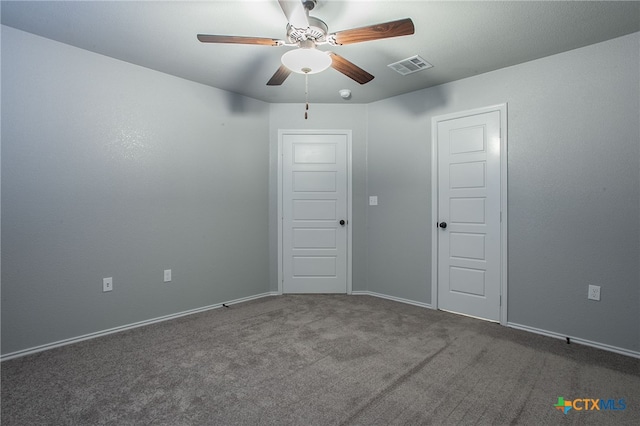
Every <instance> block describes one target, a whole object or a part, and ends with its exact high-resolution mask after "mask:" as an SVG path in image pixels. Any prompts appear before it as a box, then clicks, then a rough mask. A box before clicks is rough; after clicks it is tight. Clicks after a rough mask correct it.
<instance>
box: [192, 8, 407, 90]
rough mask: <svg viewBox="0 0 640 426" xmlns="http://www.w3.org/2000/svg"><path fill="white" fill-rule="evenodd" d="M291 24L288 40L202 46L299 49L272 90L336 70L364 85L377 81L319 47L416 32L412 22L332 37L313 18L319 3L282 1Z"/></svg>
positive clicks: (205, 39)
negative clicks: (295, 77) (293, 77)
mask: <svg viewBox="0 0 640 426" xmlns="http://www.w3.org/2000/svg"><path fill="white" fill-rule="evenodd" d="M278 3H279V4H280V7H281V8H282V11H283V12H284V15H285V16H286V18H287V20H288V22H289V23H288V24H287V37H286V40H279V39H274V38H262V37H244V36H229V35H208V34H198V40H200V41H201V42H202V43H233V44H255V45H263V46H297V47H298V49H295V50H290V51H288V52H286V53H285V54H284V55H283V56H282V65H281V66H280V68H278V70H277V71H276V72H275V74H273V76H272V77H271V79H270V80H269V81H268V82H267V85H268V86H279V85H281V84H282V83H284V81H285V80H286V79H287V77H289V75H290V74H291V72H296V73H299V74H315V73H318V72H321V71H324V70H325V69H327V68H329V67H332V68H333V69H335V70H336V71H339V72H341V73H342V74H344V75H346V76H347V77H349V78H351V79H353V80H355V81H356V82H358V83H360V84H365V83H368V82H369V81H371V80H373V75H371V74H369V73H368V72H367V71H365V70H363V69H362V68H360V67H358V66H357V65H355V64H354V63H352V62H350V61H348V60H347V59H345V58H343V57H342V56H340V55H338V54H336V53H334V52H329V51H321V50H318V49H316V46H319V45H325V44H329V45H331V46H341V45H346V44H353V43H360V42H364V41H372V40H379V39H384V38H390V37H399V36H405V35H411V34H413V33H414V31H415V29H414V26H413V21H412V20H411V19H410V18H406V19H400V20H397V21H390V22H384V23H381V24H376V25H369V26H366V27H361V28H354V29H350V30H343V31H338V32H335V33H329V32H328V31H329V27H328V26H327V24H325V23H324V22H323V21H321V20H320V19H318V18H315V17H313V16H309V11H311V10H313V8H314V7H315V6H316V4H317V0H278Z"/></svg>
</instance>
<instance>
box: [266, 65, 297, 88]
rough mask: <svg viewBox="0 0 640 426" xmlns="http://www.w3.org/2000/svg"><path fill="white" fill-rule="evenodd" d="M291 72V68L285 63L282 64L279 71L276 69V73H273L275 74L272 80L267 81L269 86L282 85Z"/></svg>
mask: <svg viewBox="0 0 640 426" xmlns="http://www.w3.org/2000/svg"><path fill="white" fill-rule="evenodd" d="M289 74H291V70H289V68H287V67H285V66H284V65H280V68H278V71H276V72H275V74H273V76H272V77H271V80H269V81H268V82H267V86H280V85H281V84H282V83H284V81H285V80H286V79H287V77H289Z"/></svg>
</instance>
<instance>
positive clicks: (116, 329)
mask: <svg viewBox="0 0 640 426" xmlns="http://www.w3.org/2000/svg"><path fill="white" fill-rule="evenodd" d="M277 295H278V292H277V291H271V292H267V293H261V294H256V295H254V296H249V297H242V298H240V299H234V300H230V301H228V302H223V303H217V304H214V305H208V306H203V307H201V308H196V309H190V310H188V311H182V312H178V313H175V314H170V315H164V316H161V317H157V318H152V319H149V320H145V321H139V322H134V323H132V324H127V325H122V326H119V327H114V328H109V329H107V330H102V331H97V332H95V333H89V334H84V335H82V336H78V337H71V338H69V339H64V340H59V341H57V342H52V343H47V344H44V345H40V346H34V347H32V348H28V349H23V350H20V351H16V352H11V353H8V354H5V355H2V356H0V361H7V360H9V359H13V358H19V357H22V356H25V355H31V354H35V353H37V352H42V351H46V350H48V349H53V348H57V347H60V346H66V345H71V344H73V343H78V342H82V341H83V340H89V339H95V338H96V337H102V336H106V335H108V334H113V333H119V332H121V331H125V330H131V329H132V328H138V327H142V326H145V325H150V324H155V323H158V322H163V321H169V320H172V319H176V318H180V317H184V316H187V315H193V314H197V313H200V312H205V311H210V310H211V309H218V308H221V307H222V305H235V304H236V303H242V302H248V301H249V300H254V299H260V298H262V297H268V296H277Z"/></svg>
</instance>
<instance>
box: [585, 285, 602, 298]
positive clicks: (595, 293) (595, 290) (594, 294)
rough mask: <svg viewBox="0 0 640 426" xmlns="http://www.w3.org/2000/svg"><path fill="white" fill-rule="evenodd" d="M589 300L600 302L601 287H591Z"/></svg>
mask: <svg viewBox="0 0 640 426" xmlns="http://www.w3.org/2000/svg"><path fill="white" fill-rule="evenodd" d="M587 298H588V299H590V300H600V286H599V285H589V294H588V295H587Z"/></svg>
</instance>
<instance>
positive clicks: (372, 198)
mask: <svg viewBox="0 0 640 426" xmlns="http://www.w3.org/2000/svg"><path fill="white" fill-rule="evenodd" d="M369 205H370V206H377V205H378V196H377V195H371V196H369Z"/></svg>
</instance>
